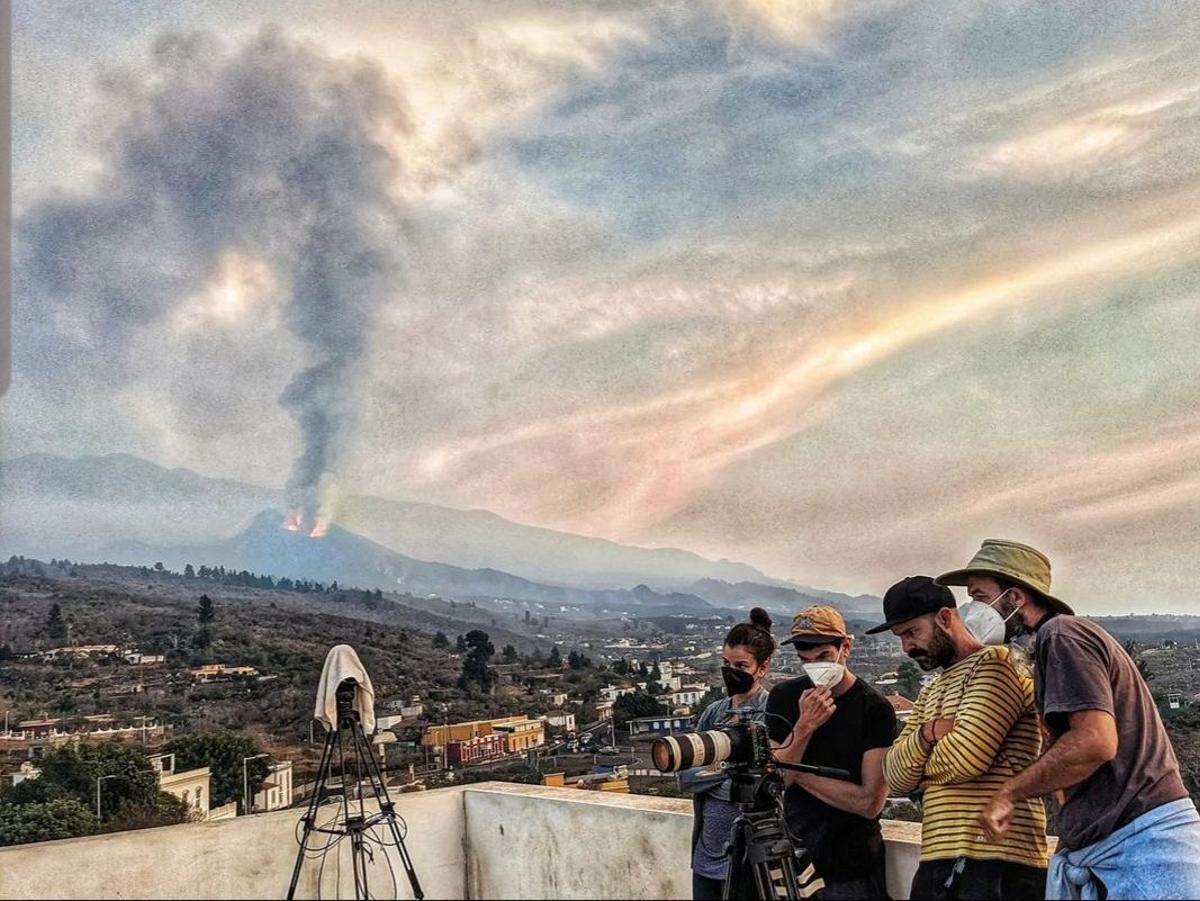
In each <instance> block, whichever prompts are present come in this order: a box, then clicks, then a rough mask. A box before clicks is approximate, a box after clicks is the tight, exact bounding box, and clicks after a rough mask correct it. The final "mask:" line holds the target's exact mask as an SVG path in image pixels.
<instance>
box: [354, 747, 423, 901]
mask: <svg viewBox="0 0 1200 901" xmlns="http://www.w3.org/2000/svg"><path fill="white" fill-rule="evenodd" d="M357 732H358V734H359V736H360V737H361V740H362V744H363V748H364V750H365V752H366V755H367V760H368V761H369V764H368V766H367V770H368V773H369V774H370V775H371V777H372V781H373V783H374V784H375V785H376V786H378V787H377V789H376V792H375V799H376V801H378V802H379V809H380V810H381V811H383V813H384V816H385V818H386V819H387V822H388V826H389V827H390V829H391V832H392V837H393V838H395V840H396V851H397V853H398V854H399V855H400V863H401V864H402V865H403V866H404V873H405V875H407V876H408V883H409V885H411V886H412V890H413V897H414V898H416V899H417V901H421V899H423V898H424V897H425V893H424V892H423V891H422V890H421V882H420V880H418V879H417V871H416V870H415V869H414V868H413V863H412V858H411V857H410V856H409V853H408V848H407V847H406V846H405V844H404V836H402V835H401V834H400V827H399V826H398V825H397V824H396V808H395V805H394V804H393V803H392V798H391V795H389V794H388V790H387V785H386V783H384V781H383V771H382V769H380V766H379V761H378V760H376V759H375V757H374V756H373V755H372V754H371V753H370V745H369V743H368V742H367V736H366V733H365V732H363V731H362V728H361V727H359V728H358V729H357ZM383 853H385V854H386V853H387V850H386V849H385V850H384V852H383Z"/></svg>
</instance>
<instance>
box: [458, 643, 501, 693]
mask: <svg viewBox="0 0 1200 901" xmlns="http://www.w3.org/2000/svg"><path fill="white" fill-rule="evenodd" d="M459 637H460V638H463V636H459ZM463 644H464V645H465V646H466V647H467V648H468V649H469V650H468V652H467V656H466V658H465V659H464V660H463V669H462V675H461V676H459V679H458V687H459V688H461V689H463V690H464V691H466V690H469V689H470V688H471V686H472V685H474V686H477V687H478V688H479V690H480V691H481V692H484V693H488V692H490V691H491V690H492V686H493V684H495V681H496V675H495V673H493V672H492V671H491V669H490V668H489V667H488V661H489V660H491V659H492V656H493V655H494V654H495V653H496V648H495V646H493V645H492V640H491V637H490V636H489V635H488V634H487V633H486V632H484V631H482V630H480V629H472V630H471V631H470V632H468V633H467V634H466V637H465V638H463Z"/></svg>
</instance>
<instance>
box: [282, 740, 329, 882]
mask: <svg viewBox="0 0 1200 901" xmlns="http://www.w3.org/2000/svg"><path fill="white" fill-rule="evenodd" d="M333 736H334V733H332V732H327V733H326V734H325V746H324V747H323V748H322V749H321V763H320V765H319V766H318V767H317V781H316V782H315V783H314V784H313V794H312V797H311V798H309V799H308V812H307V813H305V815H304V834H303V835H302V836H301V838H300V850H299V851H297V852H296V866H295V867H294V868H293V869H292V881H291V883H289V885H288V893H287V897H288V901H292V899H293V898H295V897H296V886H297V885H298V884H299V882H300V869H301V867H302V866H303V865H304V852H305V851H307V850H308V840H309V838H310V837H311V836H312V831H313V826H314V825H315V824H316V822H317V808H318V807H320V805H321V792H322V791H323V790H324V788H325V782H326V780H327V779H328V777H329V763H330V761H331V760H332V758H333Z"/></svg>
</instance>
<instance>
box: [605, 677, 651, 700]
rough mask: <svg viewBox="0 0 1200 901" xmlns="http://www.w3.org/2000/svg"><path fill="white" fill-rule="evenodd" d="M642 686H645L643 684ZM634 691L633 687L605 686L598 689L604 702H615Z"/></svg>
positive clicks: (635, 687) (635, 689)
mask: <svg viewBox="0 0 1200 901" xmlns="http://www.w3.org/2000/svg"><path fill="white" fill-rule="evenodd" d="M642 684H643V685H645V683H644V682H643V683H642ZM635 691H637V686H635V685H606V686H605V687H604V688H602V689H600V696H601V697H602V698H604V700H606V701H615V700H616V699H617V698H619V697H621V696H622V695H631V694H633V693H634V692H635Z"/></svg>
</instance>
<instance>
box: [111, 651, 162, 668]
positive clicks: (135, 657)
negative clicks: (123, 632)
mask: <svg viewBox="0 0 1200 901" xmlns="http://www.w3.org/2000/svg"><path fill="white" fill-rule="evenodd" d="M121 656H122V657H123V659H124V660H125V662H126V663H130V664H133V665H134V666H153V665H155V664H158V663H165V662H166V660H167V657H166V655H165V654H143V653H142V652H141V651H126V652H125V653H124V654H122V655H121Z"/></svg>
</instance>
